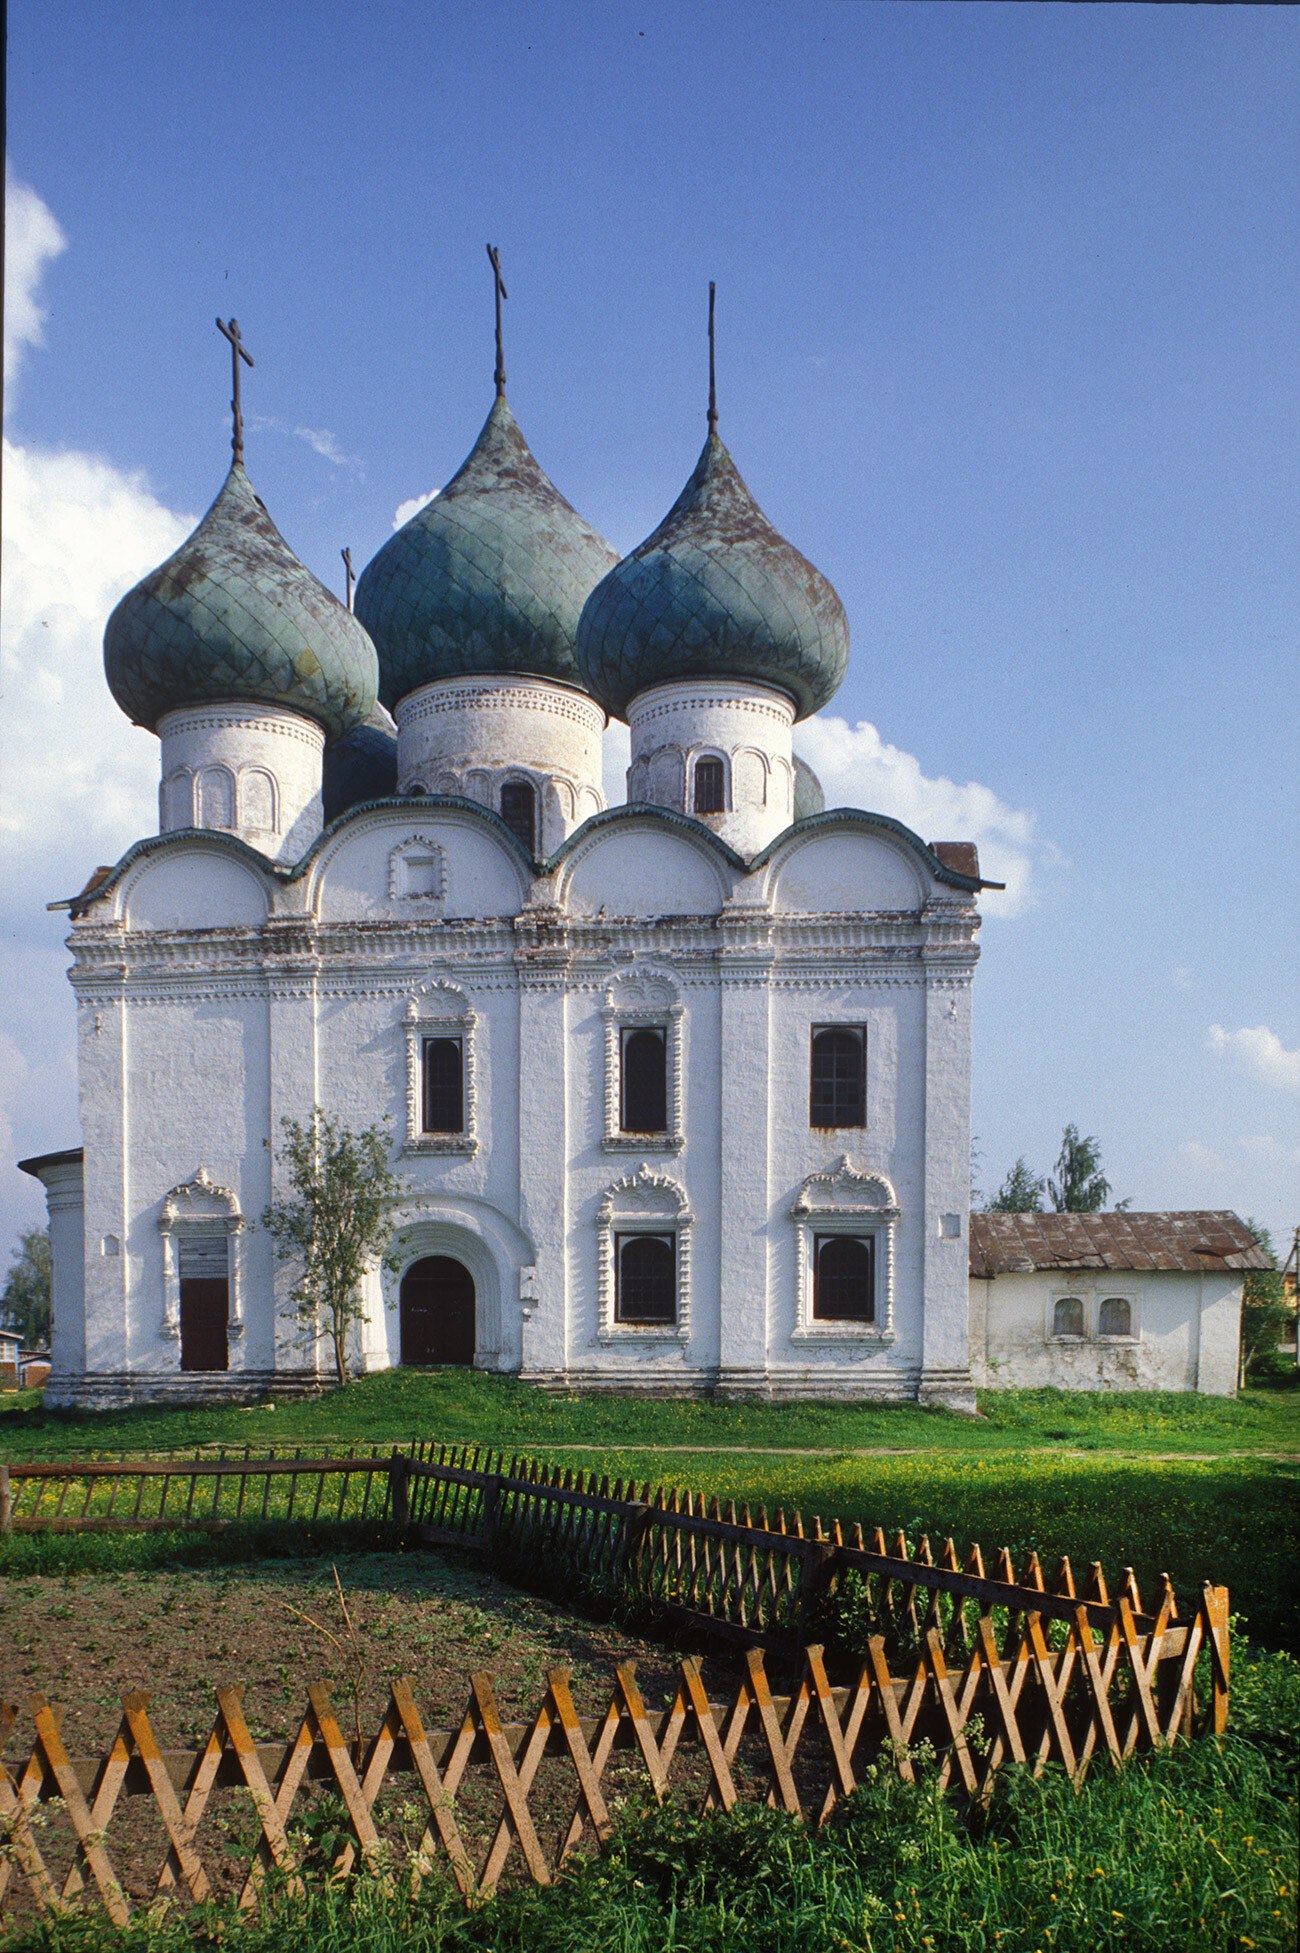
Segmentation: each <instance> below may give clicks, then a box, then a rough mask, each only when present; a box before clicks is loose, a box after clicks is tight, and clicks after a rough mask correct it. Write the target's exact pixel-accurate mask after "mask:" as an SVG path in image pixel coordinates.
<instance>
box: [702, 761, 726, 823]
mask: <svg viewBox="0 0 1300 1953" xmlns="http://www.w3.org/2000/svg"><path fill="white" fill-rule="evenodd" d="M726 785H727V780H726V769H725V768H724V766H723V764H722V761H721V760H720V759H702V760H696V762H695V811H696V813H697V814H721V813H725V812H726Z"/></svg>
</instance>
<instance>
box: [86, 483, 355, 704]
mask: <svg viewBox="0 0 1300 1953" xmlns="http://www.w3.org/2000/svg"><path fill="white" fill-rule="evenodd" d="M104 673H105V676H106V677H107V679H108V687H109V690H110V691H111V692H112V694H113V697H114V698H115V699H116V700H117V702H118V704H119V705H120V706H121V708H122V710H123V711H124V712H125V713H126V714H127V715H128V717H130V718H131V719H133V720H134V721H135V723H136V724H137V725H139V726H148V727H149V728H150V730H151V731H154V730H156V729H157V725H158V721H159V719H161V718H162V716H163V714H164V713H165V712H171V711H173V710H174V709H175V708H176V707H178V706H186V705H218V704H222V705H224V704H230V703H254V704H265V705H282V706H285V707H287V708H288V709H289V710H290V711H292V712H300V713H301V714H302V715H303V717H304V718H306V719H314V720H315V721H316V723H317V724H318V725H320V726H323V727H324V729H325V732H326V734H327V736H328V737H329V738H331V739H338V738H341V737H342V736H343V735H344V734H345V733H347V732H350V731H351V729H352V727H353V726H358V725H361V724H362V723H363V721H364V720H365V719H366V718H367V717H368V715H369V714H370V712H371V711H372V710H373V708H374V703H375V688H376V684H377V682H378V675H379V674H378V665H377V662H376V658H375V647H374V645H373V644H372V643H371V642H370V639H369V638H368V637H367V635H366V633H365V631H364V630H363V629H362V627H361V625H360V624H359V623H358V622H357V620H356V618H355V617H354V616H353V615H352V613H351V611H350V610H348V609H347V608H346V607H345V606H344V605H343V604H341V603H340V602H339V600H338V598H337V597H336V596H334V595H333V593H332V592H331V591H329V590H327V589H326V588H325V585H324V584H323V583H318V582H317V580H316V578H315V577H314V576H313V575H312V573H311V571H310V570H309V569H307V568H305V566H304V565H303V564H302V563H300V562H299V561H298V558H297V557H296V556H295V555H294V553H293V551H292V550H291V549H290V548H289V545H288V544H287V543H286V542H285V540H284V538H283V536H281V534H280V532H279V530H278V529H277V528H276V526H275V524H274V523H273V522H272V520H271V518H270V516H269V515H268V514H267V512H266V509H265V508H264V507H263V505H262V502H261V501H260V499H259V498H258V496H257V495H256V494H255V493H254V490H253V485H252V483H251V482H250V481H249V479H248V476H247V475H246V474H245V473H244V468H243V464H242V463H241V462H238V461H236V462H235V464H234V466H233V467H232V468H231V470H230V473H229V474H228V475H227V476H226V480H225V485H224V486H223V488H222V490H221V493H220V494H219V495H218V497H217V499H216V501H215V502H214V503H213V504H212V507H211V508H210V509H209V510H208V512H207V514H206V515H205V516H204V518H203V520H202V522H200V524H199V526H198V528H197V529H196V530H195V531H194V534H193V535H192V536H191V537H190V538H189V539H188V541H186V542H183V543H182V544H181V546H180V548H179V549H178V550H177V551H176V554H175V555H174V556H169V557H168V559H167V561H166V562H165V563H163V564H162V565H161V566H160V567H159V568H158V569H156V570H151V571H150V572H149V575H148V576H147V577H145V578H144V580H143V582H140V583H137V584H136V586H135V588H134V590H128V591H127V593H126V595H125V596H124V597H123V599H122V601H121V603H120V604H119V605H118V606H117V609H116V610H115V611H114V612H113V614H112V616H111V617H110V618H109V620H108V626H107V629H106V630H105V632H104Z"/></svg>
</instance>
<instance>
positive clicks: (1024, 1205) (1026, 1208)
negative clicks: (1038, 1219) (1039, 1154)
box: [985, 1153, 1047, 1214]
mask: <svg viewBox="0 0 1300 1953" xmlns="http://www.w3.org/2000/svg"><path fill="white" fill-rule="evenodd" d="M1046 1191H1047V1185H1046V1182H1045V1181H1043V1180H1040V1179H1039V1178H1038V1177H1037V1176H1036V1175H1035V1174H1034V1173H1031V1172H1030V1170H1029V1167H1028V1166H1027V1164H1026V1162H1025V1156H1024V1154H1023V1153H1022V1154H1021V1155H1020V1158H1019V1159H1018V1160H1017V1161H1016V1163H1015V1165H1014V1166H1013V1167H1012V1169H1011V1171H1010V1173H1008V1175H1007V1177H1006V1179H1005V1180H1004V1181H1003V1182H1002V1185H1001V1186H1000V1187H999V1188H998V1190H997V1192H996V1193H995V1194H994V1196H993V1198H992V1200H991V1201H990V1202H989V1204H988V1207H987V1208H986V1209H985V1212H986V1213H989V1214H1041V1213H1042V1211H1043V1195H1044V1193H1045V1192H1046Z"/></svg>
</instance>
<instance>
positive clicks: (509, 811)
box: [501, 780, 537, 854]
mask: <svg viewBox="0 0 1300 1953" xmlns="http://www.w3.org/2000/svg"><path fill="white" fill-rule="evenodd" d="M536 817H537V795H536V794H535V793H534V792H533V789H532V787H531V786H530V785H529V783H528V781H527V780H507V781H506V783H505V785H504V786H503V787H502V789H501V818H502V820H503V821H504V822H505V824H506V826H507V827H508V828H509V829H510V832H511V833H512V834H513V835H514V836H515V838H516V839H517V840H520V841H522V842H523V844H524V846H525V847H526V848H527V850H528V852H529V854H531V853H532V852H533V847H534V834H535V826H536Z"/></svg>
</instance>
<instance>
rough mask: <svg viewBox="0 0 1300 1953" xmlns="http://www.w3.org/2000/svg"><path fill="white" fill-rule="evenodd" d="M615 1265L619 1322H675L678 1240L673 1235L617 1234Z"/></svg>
mask: <svg viewBox="0 0 1300 1953" xmlns="http://www.w3.org/2000/svg"><path fill="white" fill-rule="evenodd" d="M614 1265H615V1268H616V1271H617V1273H616V1276H615V1293H614V1319H615V1321H616V1322H628V1323H664V1322H676V1320H677V1243H676V1239H675V1237H674V1236H673V1235H671V1234H619V1235H616V1236H615V1239H614Z"/></svg>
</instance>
